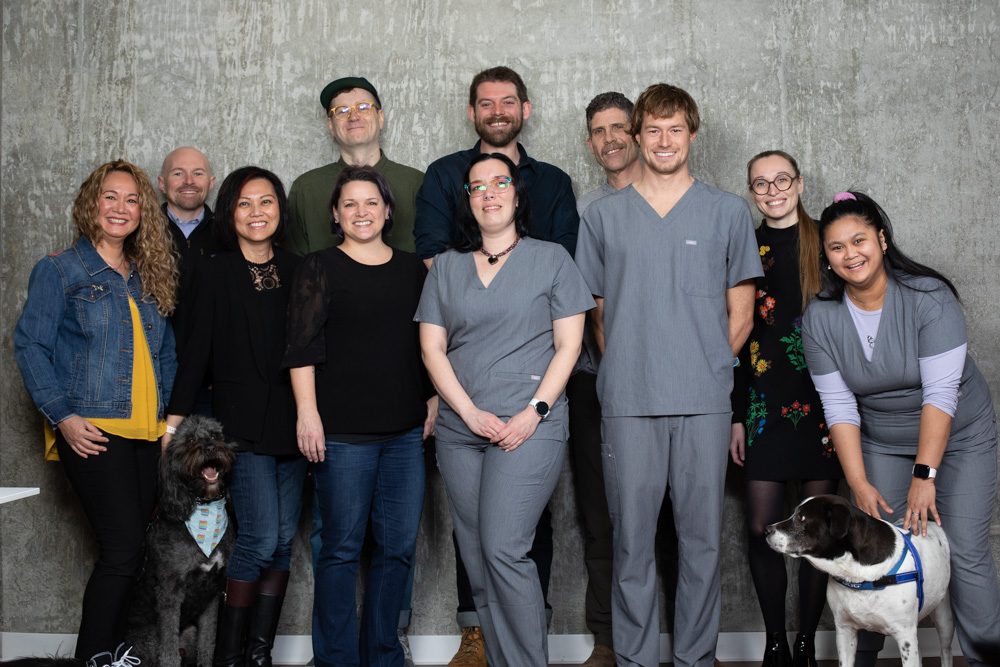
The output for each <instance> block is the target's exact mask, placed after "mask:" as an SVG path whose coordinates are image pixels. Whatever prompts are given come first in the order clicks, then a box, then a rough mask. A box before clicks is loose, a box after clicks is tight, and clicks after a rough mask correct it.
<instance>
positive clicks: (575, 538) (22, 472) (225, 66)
mask: <svg viewBox="0 0 1000 667" xmlns="http://www.w3.org/2000/svg"><path fill="white" fill-rule="evenodd" d="M2 20H3V33H2V54H3V58H2V67H3V71H2V107H0V113H2V116H0V129H2V131H0V142H2V156H0V242H2V248H0V253H2V266H0V392H2V396H0V457H2V458H0V485H4V486H11V485H18V486H27V485H31V486H40V487H41V488H42V495H41V496H39V497H36V498H31V499H28V500H22V501H19V504H17V505H16V506H13V505H12V506H7V507H4V508H0V557H2V568H0V596H2V603H0V630H4V631H9V632H75V631H76V627H77V623H78V616H79V609H80V598H81V595H82V590H83V587H84V582H85V578H86V575H87V572H88V568H89V563H90V562H91V561H92V559H93V557H94V544H93V540H92V538H91V537H90V534H89V531H88V530H87V528H86V526H85V522H84V518H83V515H82V513H81V511H80V509H79V506H78V504H77V502H76V500H75V498H74V497H73V495H72V492H71V491H70V489H69V487H68V484H67V482H66V480H65V477H64V475H63V474H62V471H61V469H60V468H59V466H58V465H57V464H51V463H44V462H43V461H42V460H41V452H42V441H41V434H40V426H41V423H40V420H39V418H38V417H37V415H36V412H35V410H34V407H33V405H32V404H31V401H30V400H29V398H28V396H27V394H26V392H25V391H24V388H23V386H22V384H21V380H20V377H19V375H18V373H17V369H16V367H15V364H14V359H13V354H12V342H11V331H12V329H13V326H14V322H15V320H16V317H17V315H18V313H19V312H20V308H21V305H22V304H23V301H24V298H25V292H26V287H27V279H28V274H29V271H30V269H31V267H32V266H33V264H34V263H35V262H36V261H37V260H38V259H39V258H40V257H41V256H42V255H44V254H45V253H47V252H51V251H54V250H57V249H61V248H64V247H66V246H68V245H69V244H70V243H71V242H72V239H73V233H72V231H71V223H70V222H69V209H70V205H71V200H72V197H73V194H74V192H75V190H76V188H77V187H78V185H79V183H80V182H81V181H82V179H83V178H84V177H85V176H86V174H88V173H89V172H90V171H91V170H92V169H93V168H94V167H95V166H96V165H97V164H99V163H101V162H104V161H105V160H107V159H110V158H113V157H118V156H122V157H125V158H127V159H130V160H132V161H135V162H137V163H138V164H140V165H142V166H143V167H144V168H146V169H147V170H148V171H149V172H151V173H155V172H156V171H157V170H158V169H159V166H160V161H161V160H162V158H163V156H164V154H165V153H166V152H167V151H169V150H170V149H171V148H173V147H175V146H178V145H183V144H193V145H195V146H199V147H201V148H202V149H203V150H204V151H205V152H206V153H207V154H208V155H209V156H210V158H211V159H212V161H213V165H214V167H215V170H216V173H217V174H218V175H219V176H220V177H221V176H223V175H224V174H225V173H227V172H228V171H229V170H230V169H232V168H234V167H237V166H240V165H243V164H247V163H259V164H261V165H263V166H266V167H269V168H271V169H273V170H275V171H276V172H277V173H278V174H280V175H281V177H282V178H283V179H285V181H286V183H290V182H291V180H292V179H293V178H294V177H295V176H297V175H298V174H299V173H301V172H303V171H305V170H307V169H310V168H312V167H315V166H318V165H321V164H324V163H327V162H330V161H332V160H333V159H334V158H335V155H336V150H335V146H334V144H333V142H332V140H331V138H330V136H329V134H328V133H327V130H326V127H325V124H324V120H323V114H322V110H321V108H320V106H319V104H318V101H317V97H318V94H319V91H320V89H321V88H322V86H323V85H324V84H326V83H327V82H328V81H329V80H331V79H332V78H334V77H336V76H343V75H350V74H359V75H364V76H366V77H368V78H369V79H370V80H371V81H373V82H374V83H375V85H376V86H377V87H378V88H379V91H380V93H381V98H382V100H383V102H384V103H385V115H386V129H385V133H384V136H383V140H384V141H383V146H384V148H385V150H386V152H387V153H388V154H389V155H390V156H391V157H392V158H393V159H394V160H396V161H399V162H402V163H405V164H409V165H413V166H416V167H419V168H423V167H425V166H426V165H427V164H428V163H429V162H430V161H431V160H432V159H434V158H436V157H438V156H440V155H443V154H445V153H448V152H452V151H454V150H458V149H460V148H465V147H468V146H470V145H471V144H472V143H473V141H474V139H475V136H474V133H473V131H472V128H471V127H470V124H469V122H468V121H467V119H466V115H465V105H466V96H467V89H468V83H469V81H470V79H471V77H472V75H473V74H474V73H475V72H477V71H479V70H481V69H483V68H485V67H488V66H493V65H497V64H508V65H510V66H512V67H514V68H515V69H517V70H518V71H519V72H521V73H522V75H523V76H524V78H525V79H526V82H527V84H528V88H529V91H530V95H531V99H532V101H533V103H534V112H533V115H532V117H531V118H530V119H529V120H528V121H527V124H526V129H525V132H524V134H523V136H522V140H523V142H524V144H525V145H526V146H527V147H528V150H529V151H530V153H531V154H533V155H534V156H536V157H538V158H541V159H544V160H547V161H549V162H553V163H555V164H557V165H559V166H561V167H562V168H564V169H565V170H566V171H568V172H569V174H570V175H571V176H572V177H573V180H574V183H575V187H576V190H577V192H578V193H582V192H585V191H587V190H590V189H591V188H593V187H596V186H597V185H598V184H599V182H600V179H601V174H600V173H599V171H598V170H597V168H596V166H595V165H594V164H593V162H592V158H591V156H590V155H589V154H588V153H587V151H586V147H585V144H584V139H585V126H584V118H583V108H584V106H585V105H586V103H587V102H588V101H589V100H590V98H591V97H592V96H593V95H594V94H596V93H598V92H602V91H605V90H609V89H617V90H621V91H622V92H624V93H626V94H628V95H629V96H632V97H633V98H634V96H635V95H637V94H638V93H639V92H640V91H641V90H642V89H643V88H645V86H647V85H648V84H650V83H654V82H657V81H669V82H672V83H675V84H678V85H680V86H682V87H684V88H686V89H687V90H688V91H690V92H691V93H692V95H693V96H694V98H695V99H696V100H697V101H698V102H699V104H700V106H701V111H702V117H703V123H702V129H701V131H700V133H699V135H698V138H697V140H696V141H695V143H694V147H693V157H692V162H693V172H694V173H695V174H696V175H697V176H698V177H699V178H701V179H702V180H704V181H706V182H708V183H711V184H713V185H717V186H719V187H722V188H724V189H727V190H730V191H733V192H743V190H744V185H743V184H744V178H745V176H744V165H745V163H746V161H747V159H748V158H749V157H750V156H752V155H753V154H755V153H757V152H758V151H760V150H763V149H768V148H784V149H786V150H788V151H790V152H791V153H793V154H794V155H796V156H797V157H798V158H799V161H800V164H801V166H802V169H803V172H804V175H805V185H806V189H805V202H806V204H807V207H808V209H809V210H810V211H813V212H815V213H818V212H819V211H820V210H821V209H822V207H823V206H824V205H825V203H827V202H829V201H830V199H831V197H832V195H833V194H834V193H835V192H838V191H840V190H843V189H845V188H847V187H849V186H853V187H858V188H862V189H865V190H867V191H869V192H870V193H872V194H873V196H874V197H875V198H876V199H878V200H879V201H880V202H881V203H882V204H883V205H884V206H885V209H886V210H887V211H888V212H889V214H890V215H891V216H892V217H893V219H894V221H895V223H896V225H897V230H898V236H899V241H900V243H901V245H902V246H903V247H904V248H905V249H906V250H907V251H909V252H911V253H912V254H913V255H914V256H915V257H917V258H918V259H920V260H923V261H926V262H927V263H929V264H931V265H933V266H935V267H937V268H939V269H940V270H942V271H944V272H945V273H947V274H948V275H950V276H951V277H952V278H954V280H955V282H956V284H957V285H958V288H959V289H960V290H961V291H962V293H963V295H964V300H965V307H966V314H967V319H968V323H969V332H970V339H971V351H972V353H973V355H974V356H975V357H976V359H977V361H978V363H979V365H980V367H981V368H982V369H983V371H984V373H985V374H986V376H987V377H988V378H989V381H990V384H991V386H992V387H993V389H994V391H997V389H998V388H1000V355H998V352H1000V349H998V347H1000V339H998V337H997V336H996V332H997V330H998V324H1000V321H998V320H1000V315H998V311H997V308H996V307H995V304H996V302H997V300H998V297H1000V282H998V278H997V275H998V266H997V259H996V257H997V254H998V250H1000V247H998V246H1000V233H998V232H997V227H996V225H995V224H994V218H993V216H994V214H995V209H996V204H997V200H998V195H1000V185H998V183H997V179H996V176H995V171H994V170H995V165H996V164H997V163H998V162H1000V148H998V145H1000V143H998V141H997V128H998V127H1000V108H998V106H1000V96H998V94H997V74H996V72H997V67H998V61H1000V35H998V30H1000V9H998V7H997V4H996V3H995V2H982V1H977V0H959V1H952V2H944V1H943V0H906V1H905V2H903V1H898V0H891V1H888V0H887V1H881V2H871V1H870V0H716V1H714V2H696V1H695V0H582V1H581V2H566V1H562V2H553V1H550V0H535V1H526V0H514V1H513V2H510V3H500V4H490V3H485V4H484V3H482V2H467V1H460V0H400V1H399V2H393V3H391V4H390V3H385V4H384V5H382V4H379V3H370V2H326V1H323V0H299V1H297V2H277V1H274V0H238V1H237V0H175V1H174V2H170V3H156V2H147V1H143V0H102V1H101V2H88V1H86V0H77V1H76V2H69V1H67V0H31V1H30V2H29V1H28V0H20V1H19V0H7V1H6V2H4V3H3V5H2ZM741 492H742V488H741V483H740V479H739V474H738V473H737V472H735V471H731V475H730V480H729V486H728V489H727V493H728V497H727V512H728V514H727V519H726V524H727V529H726V535H727V536H726V545H725V562H724V567H723V576H724V583H723V591H724V597H725V601H724V609H723V629H724V630H727V631H739V630H759V629H761V628H762V621H761V619H760V613H759V611H758V609H757V605H756V599H755V597H754V593H753V587H752V584H751V582H750V577H749V573H748V571H747V567H746V560H745V556H744V553H745V539H744V537H743V528H742V521H743V517H742V510H741V501H740V494H741ZM553 509H554V514H555V523H556V526H557V537H556V555H555V562H556V565H555V568H554V569H555V572H554V576H553V581H552V593H551V602H552V604H553V606H554V607H555V618H554V621H553V624H552V632H554V633H584V632H586V627H585V625H584V621H583V591H584V581H585V574H584V569H583V561H582V555H581V538H580V531H579V528H578V525H577V518H576V514H575V507H574V501H573V495H572V490H571V485H570V481H569V478H568V471H567V475H566V478H565V479H564V480H563V482H562V483H561V484H560V486H559V488H558V489H557V490H556V494H555V498H554V500H553ZM994 523H995V524H1000V520H998V521H995V522H994ZM449 531H450V525H449V519H448V515H447V508H446V503H445V498H444V493H443V489H442V487H441V483H440V478H439V477H438V476H437V475H436V473H432V475H431V483H430V492H429V494H428V502H427V507H426V510H425V514H424V523H423V527H422V532H421V537H420V542H419V553H418V565H417V572H416V590H415V593H414V607H415V618H414V623H413V625H412V626H411V632H413V633H416V634H439V633H450V632H454V631H455V630H454V624H453V622H452V620H451V619H452V616H453V609H454V583H453V575H452V559H453V555H452V548H451V545H450V539H449ZM297 546H298V551H297V554H296V558H295V563H294V567H295V572H294V585H293V589H292V592H291V595H290V598H289V600H288V605H287V611H286V613H285V616H284V619H283V623H282V627H281V630H280V631H281V632H282V633H293V634H306V633H308V631H309V621H308V617H309V609H310V603H311V594H310V582H311V578H310V577H311V575H310V573H309V571H308V570H309V568H308V567H307V564H306V560H305V559H306V555H305V549H304V545H303V543H301V541H300V543H299V544H298V545H297ZM793 598H794V596H791V597H790V603H789V604H790V605H793V604H794V599H793ZM790 627H794V625H791V626H790Z"/></svg>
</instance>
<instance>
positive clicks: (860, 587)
mask: <svg viewBox="0 0 1000 667" xmlns="http://www.w3.org/2000/svg"><path fill="white" fill-rule="evenodd" d="M896 530H899V534H900V535H902V536H903V553H902V555H901V556H900V557H899V560H898V561H897V562H896V566H895V567H893V568H892V570H890V571H889V574H887V575H885V576H884V577H879V578H878V579H876V580H875V581H844V580H843V579H837V578H836V577H833V580H834V581H836V582H837V583H838V584H840V585H841V586H846V587H847V588H852V589H854V590H856V591H880V590H882V589H883V588H885V587H886V586H892V585H893V584H905V583H907V582H910V581H915V582H917V600H918V601H919V606H918V607H917V613H920V611H921V610H923V608H924V568H923V566H922V565H921V564H920V554H918V553H917V550H916V549H914V548H913V543H911V542H910V536H909V534H908V533H905V532H903V531H902V530H901V529H899V528H897V529H896ZM907 553H912V554H913V564H914V565H915V566H916V568H917V569H915V570H913V571H911V572H903V573H901V574H897V573H898V572H899V568H901V567H902V566H903V561H905V560H906V554H907Z"/></svg>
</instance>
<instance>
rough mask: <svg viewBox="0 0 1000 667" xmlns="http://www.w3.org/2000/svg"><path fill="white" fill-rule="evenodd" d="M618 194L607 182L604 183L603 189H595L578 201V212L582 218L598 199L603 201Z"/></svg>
mask: <svg viewBox="0 0 1000 667" xmlns="http://www.w3.org/2000/svg"><path fill="white" fill-rule="evenodd" d="M616 192H618V191H617V190H615V189H614V188H613V187H611V186H610V185H608V182H607V181H604V183H603V184H602V185H601V187H599V188H594V189H593V190H591V191H590V192H588V193H587V194H585V195H583V196H582V197H580V198H579V199H577V200H576V212H577V213H579V214H580V215H581V216H582V215H583V212H584V211H586V210H587V208H588V207H589V206H590V205H591V204H593V203H594V202H595V201H597V200H598V199H603V198H604V197H607V196H608V195H613V194H614V193H616Z"/></svg>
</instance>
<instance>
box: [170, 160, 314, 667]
mask: <svg viewBox="0 0 1000 667" xmlns="http://www.w3.org/2000/svg"><path fill="white" fill-rule="evenodd" d="M289 219H290V214H289V207H288V199H287V198H286V197H285V189H284V187H283V186H282V184H281V181H280V180H279V179H278V177H277V176H276V175H275V174H273V173H272V172H270V171H268V170H266V169H262V168H260V167H241V168H239V169H237V170H235V171H234V172H232V173H231V174H229V175H228V176H227V177H226V180H225V181H223V183H222V186H221V187H220V188H219V196H218V198H217V200H216V210H215V217H214V218H213V223H212V224H214V225H215V232H216V235H217V237H218V238H219V239H220V241H221V244H222V246H223V247H224V248H225V249H226V252H220V253H219V254H217V255H215V256H214V257H212V258H210V259H208V260H206V261H205V262H204V263H203V264H202V266H201V267H199V273H198V275H197V276H196V279H195V285H196V288H195V295H194V306H193V310H192V318H191V325H190V327H189V329H188V331H189V333H188V336H187V341H182V345H181V348H180V349H181V353H180V366H179V368H178V371H177V382H176V384H175V386H174V393H173V398H172V399H171V401H170V407H169V413H170V414H169V415H168V417H167V422H168V424H170V426H171V427H176V426H177V425H178V424H180V422H181V420H182V419H183V416H184V415H187V414H190V413H191V410H192V409H193V408H194V405H195V399H196V398H197V395H198V390H199V389H200V388H201V386H202V379H203V378H204V377H205V374H206V371H208V372H209V374H210V376H211V378H212V411H213V414H214V415H215V418H216V419H218V420H219V421H220V422H222V425H223V429H224V432H225V434H226V436H227V437H228V438H229V439H230V440H231V441H233V442H235V443H236V445H237V450H238V451H237V454H236V463H235V464H234V465H233V469H232V472H231V473H230V481H229V488H230V491H231V493H232V501H233V502H232V504H233V510H234V512H235V515H236V523H237V533H236V546H235V548H234V549H233V554H232V556H231V557H230V559H229V563H228V565H227V566H226V594H225V597H224V599H223V604H222V609H221V611H220V614H219V626H218V630H217V632H216V641H215V657H214V660H213V664H214V665H216V666H217V667H234V666H237V665H239V666H242V665H244V664H246V665H247V667H270V665H271V649H272V648H273V647H274V636H275V633H276V631H277V629H278V619H279V617H280V616H281V607H282V604H283V602H284V598H285V590H286V588H287V586H288V578H289V566H290V559H291V553H292V538H293V537H294V536H295V529H296V527H297V526H298V521H299V511H300V509H301V506H302V484H303V482H304V481H305V475H306V460H305V459H304V458H303V457H302V456H301V454H299V450H298V448H297V447H296V444H295V402H294V399H293V396H292V387H291V382H290V380H289V376H288V373H287V371H283V370H282V369H281V356H282V354H283V353H284V351H285V313H286V312H287V310H288V300H289V294H291V285H292V279H293V277H294V274H295V268H296V267H297V266H298V262H299V258H298V257H297V256H296V255H293V254H291V253H290V252H287V251H285V250H282V249H281V248H277V247H275V243H276V242H277V241H279V240H280V239H281V237H282V235H283V234H284V231H285V229H286V228H287V225H288V221H289ZM165 440H166V438H165Z"/></svg>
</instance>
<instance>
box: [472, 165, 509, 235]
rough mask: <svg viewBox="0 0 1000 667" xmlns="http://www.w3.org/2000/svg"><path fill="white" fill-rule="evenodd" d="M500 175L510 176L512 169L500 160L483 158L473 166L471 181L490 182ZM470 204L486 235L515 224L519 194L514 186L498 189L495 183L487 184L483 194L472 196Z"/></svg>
mask: <svg viewBox="0 0 1000 667" xmlns="http://www.w3.org/2000/svg"><path fill="white" fill-rule="evenodd" d="M498 176H500V177H503V176H506V177H507V178H510V170H508V169H507V165H505V164H504V163H503V162H501V161H500V160H483V161H482V162H477V163H476V164H474V165H473V166H472V170H471V171H470V172H469V182H470V183H475V182H477V181H479V182H482V183H487V184H489V183H490V181H492V180H493V179H495V178H497V177H498ZM469 205H470V206H471V208H472V215H473V217H475V218H476V222H477V223H479V229H480V230H482V232H483V234H484V235H487V234H490V235H496V234H499V233H502V232H503V231H505V230H506V228H507V227H509V226H512V225H513V224H514V211H515V210H516V209H517V195H516V194H515V193H514V187H513V186H509V187H508V188H507V189H506V190H498V189H497V188H496V187H495V186H493V185H487V188H486V191H485V192H484V193H483V194H482V196H478V197H471V198H470V199H469Z"/></svg>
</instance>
